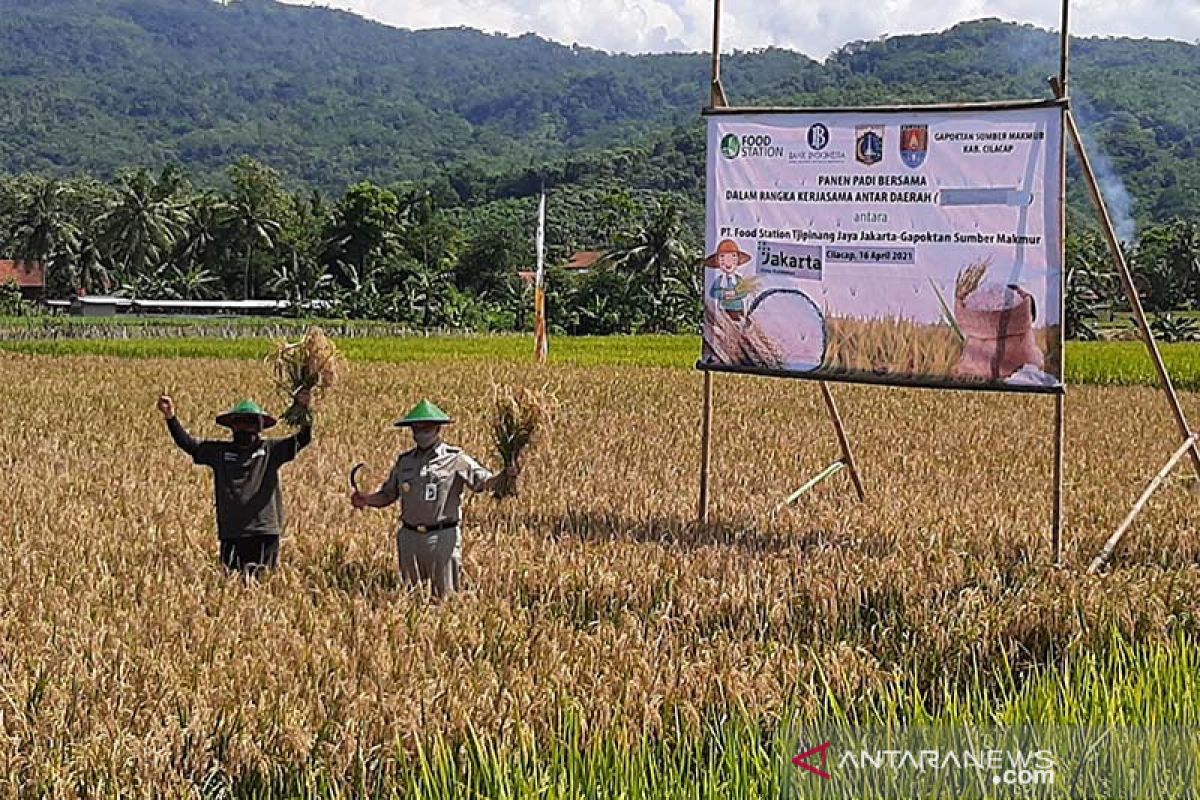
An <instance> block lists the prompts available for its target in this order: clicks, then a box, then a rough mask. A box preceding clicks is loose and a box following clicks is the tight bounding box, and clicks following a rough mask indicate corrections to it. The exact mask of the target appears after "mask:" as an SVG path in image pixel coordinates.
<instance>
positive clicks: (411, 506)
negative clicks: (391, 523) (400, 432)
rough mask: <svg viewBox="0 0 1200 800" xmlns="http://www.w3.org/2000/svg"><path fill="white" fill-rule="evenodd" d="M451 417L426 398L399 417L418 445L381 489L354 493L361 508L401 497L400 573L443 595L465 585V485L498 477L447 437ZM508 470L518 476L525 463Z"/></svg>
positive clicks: (478, 487)
mask: <svg viewBox="0 0 1200 800" xmlns="http://www.w3.org/2000/svg"><path fill="white" fill-rule="evenodd" d="M451 422H453V420H452V419H451V418H450V417H449V416H447V414H446V413H445V412H444V411H442V410H441V409H440V408H438V407H437V406H436V405H434V404H433V403H431V402H429V401H428V400H422V401H421V402H420V403H418V404H417V406H416V407H415V408H413V410H412V411H410V412H408V414H407V415H406V416H405V417H404V418H403V419H401V420H400V421H398V422H397V423H396V427H398V428H409V429H410V430H411V431H412V436H413V441H414V443H415V444H416V447H414V448H413V449H411V450H409V451H407V452H404V453H401V454H400V457H399V458H397V459H396V464H395V466H393V467H392V471H391V474H389V475H388V477H387V480H386V481H384V483H383V485H382V486H381V487H379V491H377V492H375V493H374V494H363V493H361V492H354V494H352V495H351V496H350V503H351V504H352V505H353V506H354V507H355V508H384V507H386V506H390V505H391V504H392V503H395V502H396V501H397V500H399V501H400V529H399V530H398V531H397V532H396V549H397V552H398V553H399V556H400V574H401V575H402V576H403V577H404V581H405V583H407V584H409V585H410V586H411V585H416V584H418V583H420V582H421V581H428V582H430V583H431V584H432V589H433V594H434V595H435V596H437V597H444V596H446V595H448V594H450V593H451V592H454V591H457V590H459V589H462V587H463V578H462V528H461V523H462V494H463V490H464V489H470V490H471V491H473V492H486V491H488V490H490V489H491V488H492V487H493V486H494V485H495V483H496V480H497V477H498V476H496V475H494V474H493V473H492V472H490V471H489V470H487V469H485V468H484V467H482V466H480V465H479V463H478V462H477V461H475V459H473V458H471V457H470V456H469V455H467V454H466V453H464V452H463V451H462V449H461V448H458V447H452V446H450V445H448V444H446V443H445V442H443V441H442V426H444V425H448V424H450V423H451ZM508 471H509V473H510V474H511V475H513V476H514V477H515V476H516V475H517V474H518V472H519V468H518V467H516V466H512V467H509V470H508Z"/></svg>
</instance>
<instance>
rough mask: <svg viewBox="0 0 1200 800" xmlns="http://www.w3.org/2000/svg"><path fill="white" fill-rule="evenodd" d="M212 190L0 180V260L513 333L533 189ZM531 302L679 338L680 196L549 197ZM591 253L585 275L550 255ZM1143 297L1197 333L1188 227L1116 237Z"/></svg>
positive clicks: (1076, 303) (684, 230) (1193, 227)
mask: <svg viewBox="0 0 1200 800" xmlns="http://www.w3.org/2000/svg"><path fill="white" fill-rule="evenodd" d="M225 183H226V185H225V187H224V188H222V189H214V188H201V187H197V186H195V185H194V184H193V183H192V181H191V180H190V179H189V177H188V175H187V174H186V173H185V172H184V171H183V170H182V169H181V168H180V167H178V166H168V167H166V168H164V169H162V170H161V171H159V172H157V173H151V172H149V171H146V170H137V171H131V172H126V173H123V174H122V175H120V176H119V177H118V178H117V179H115V180H114V181H111V182H103V181H99V180H96V179H93V178H75V179H62V180H60V179H54V178H45V177H38V176H15V177H0V257H12V258H18V259H25V260H29V261H36V262H40V263H42V264H44V265H45V267H46V275H47V291H48V294H49V295H50V296H52V297H69V296H72V295H75V294H80V293H86V294H116V295H121V296H126V297H141V298H156V299H163V298H165V299H193V300H205V299H217V298H220V299H275V300H286V301H288V303H289V304H290V313H295V314H318V315H321V316H327V317H333V318H345V319H375V320H383V321H388V322H393V323H400V324H405V325H410V326H412V327H414V328H423V329H438V328H443V329H444V328H456V329H472V330H509V331H513V330H515V331H522V330H529V329H530V328H531V326H532V319H531V318H530V317H531V315H530V310H531V308H532V296H531V295H532V289H531V286H530V284H529V281H528V279H527V277H523V276H522V275H521V273H522V272H526V273H528V272H529V271H531V270H532V269H533V267H534V262H535V254H534V247H533V239H534V226H535V219H534V201H533V198H520V199H515V198H505V199H499V200H491V201H488V202H485V203H483V204H482V205H478V206H471V205H470V204H465V203H463V201H462V199H461V196H460V195H459V194H457V193H456V192H455V191H454V189H453V188H452V187H451V185H450V183H449V182H447V181H446V180H445V179H441V180H430V181H425V182H407V183H402V184H398V185H395V186H392V187H384V186H380V185H377V184H374V183H369V182H364V183H359V184H356V185H354V186H351V187H350V188H349V189H347V190H346V191H345V192H344V193H343V194H342V195H341V196H340V197H328V196H326V195H324V194H322V193H321V192H320V191H316V190H308V189H302V190H292V189H289V188H287V187H286V186H285V184H284V182H283V180H282V178H281V177H280V175H279V174H278V173H277V172H275V171H274V170H273V169H271V168H270V167H267V166H265V165H263V164H261V163H259V162H257V161H255V160H253V159H250V158H242V159H241V160H239V161H237V162H236V163H235V164H233V165H232V166H230V167H229V168H228V170H227V174H226V182H225ZM551 198H552V200H551V203H550V207H551V209H552V214H551V217H550V223H549V236H548V242H549V246H548V263H549V264H550V265H551V266H550V267H549V270H548V281H547V287H548V288H547V308H548V311H549V316H550V321H551V325H552V328H553V330H555V331H557V332H561V333H568V334H611V333H647V332H650V333H663V332H682V331H693V330H696V329H697V328H698V326H699V320H700V316H701V314H700V309H701V297H702V286H701V275H702V271H701V269H700V258H701V255H702V253H701V249H700V242H699V241H698V239H697V237H696V235H695V231H696V230H697V229H698V227H699V226H698V225H697V219H696V217H697V213H696V212H697V209H696V208H694V205H695V204H694V202H693V201H692V200H691V199H690V198H689V196H688V195H687V194H685V193H670V192H652V191H637V192H633V191H629V190H627V189H625V188H623V187H622V185H621V184H620V183H619V182H616V181H612V182H608V183H603V184H599V185H597V186H589V187H578V186H570V187H565V188H562V189H559V190H556V191H552V192H551ZM1072 227H1073V228H1077V229H1078V230H1075V231H1074V232H1073V233H1072V234H1071V235H1070V236H1069V237H1068V241H1067V251H1068V262H1067V276H1066V288H1067V297H1066V311H1067V314H1066V319H1065V320H1064V322H1065V327H1066V331H1067V335H1068V336H1069V337H1071V338H1082V339H1089V338H1097V337H1099V336H1101V335H1104V334H1105V331H1106V329H1110V328H1113V327H1119V326H1120V323H1121V319H1122V316H1121V314H1120V312H1121V311H1122V310H1124V309H1125V307H1126V304H1125V299H1124V295H1123V292H1122V290H1121V285H1120V282H1119V281H1118V280H1117V278H1116V274H1115V272H1114V270H1113V269H1112V266H1111V261H1112V260H1111V257H1110V255H1109V253H1108V252H1107V250H1106V247H1105V244H1104V240H1103V239H1102V238H1101V237H1100V236H1099V234H1098V233H1096V232H1095V231H1094V230H1089V229H1086V228H1082V227H1081V226H1078V225H1072ZM589 248H594V249H600V250H602V251H603V254H604V255H603V258H601V260H600V261H599V262H598V263H597V265H596V266H595V267H594V268H593V269H591V270H589V271H588V272H587V273H586V274H579V273H575V272H571V271H567V270H565V269H563V268H562V267H560V266H556V265H558V264H561V263H562V262H563V261H565V260H566V258H567V257H568V256H569V255H570V253H571V252H572V251H573V250H574V249H589ZM1126 255H1127V257H1128V258H1129V261H1130V264H1131V265H1132V268H1133V272H1134V279H1135V283H1136V285H1137V287H1138V291H1139V294H1140V295H1141V297H1142V300H1143V303H1144V304H1145V305H1146V307H1147V309H1148V310H1150V311H1151V312H1157V314H1158V315H1159V319H1158V320H1157V321H1156V327H1157V329H1158V332H1159V333H1160V335H1162V336H1163V337H1164V338H1166V339H1170V340H1179V339H1196V338H1200V329H1198V327H1197V325H1196V323H1194V322H1192V321H1191V320H1190V319H1188V318H1186V317H1180V316H1178V315H1177V314H1175V313H1174V312H1179V311H1189V310H1200V225H1197V223H1196V222H1194V221H1192V220H1186V219H1177V220H1173V221H1170V222H1166V223H1162V224H1158V225H1152V226H1146V227H1143V229H1142V230H1141V231H1140V232H1139V235H1138V237H1137V240H1136V241H1135V242H1131V243H1128V244H1127V245H1126Z"/></svg>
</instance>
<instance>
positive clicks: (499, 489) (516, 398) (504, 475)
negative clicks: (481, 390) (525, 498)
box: [492, 385, 557, 499]
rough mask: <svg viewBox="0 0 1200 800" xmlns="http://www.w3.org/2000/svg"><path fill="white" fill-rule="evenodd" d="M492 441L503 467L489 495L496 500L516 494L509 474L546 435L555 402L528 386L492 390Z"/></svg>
mask: <svg viewBox="0 0 1200 800" xmlns="http://www.w3.org/2000/svg"><path fill="white" fill-rule="evenodd" d="M492 391H493V394H494V398H495V399H494V403H493V407H494V416H493V418H492V439H493V441H494V442H495V443H496V452H497V454H498V455H499V456H500V461H501V463H502V464H503V467H502V468H501V471H500V474H499V476H498V477H497V478H496V483H495V485H494V486H493V488H492V494H493V495H494V496H495V497H496V498H497V499H503V498H505V497H511V496H513V495H515V494H516V493H517V480H516V478H514V477H513V476H511V475H509V474H508V468H509V467H511V466H512V465H513V464H516V463H517V462H518V461H520V460H521V458H522V457H523V456H524V454H525V453H526V452H527V451H530V450H532V449H533V448H535V447H536V446H537V445H538V444H539V443H540V442H541V441H542V440H543V439H544V438H545V437H546V435H547V434H548V432H549V429H550V426H551V424H552V421H553V418H554V410H555V407H556V405H557V401H556V400H555V398H554V395H553V394H552V393H551V392H550V391H549V390H547V389H544V388H543V389H530V388H529V387H527V386H521V387H516V388H514V387H511V386H499V385H497V386H494V387H493V390H492Z"/></svg>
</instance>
